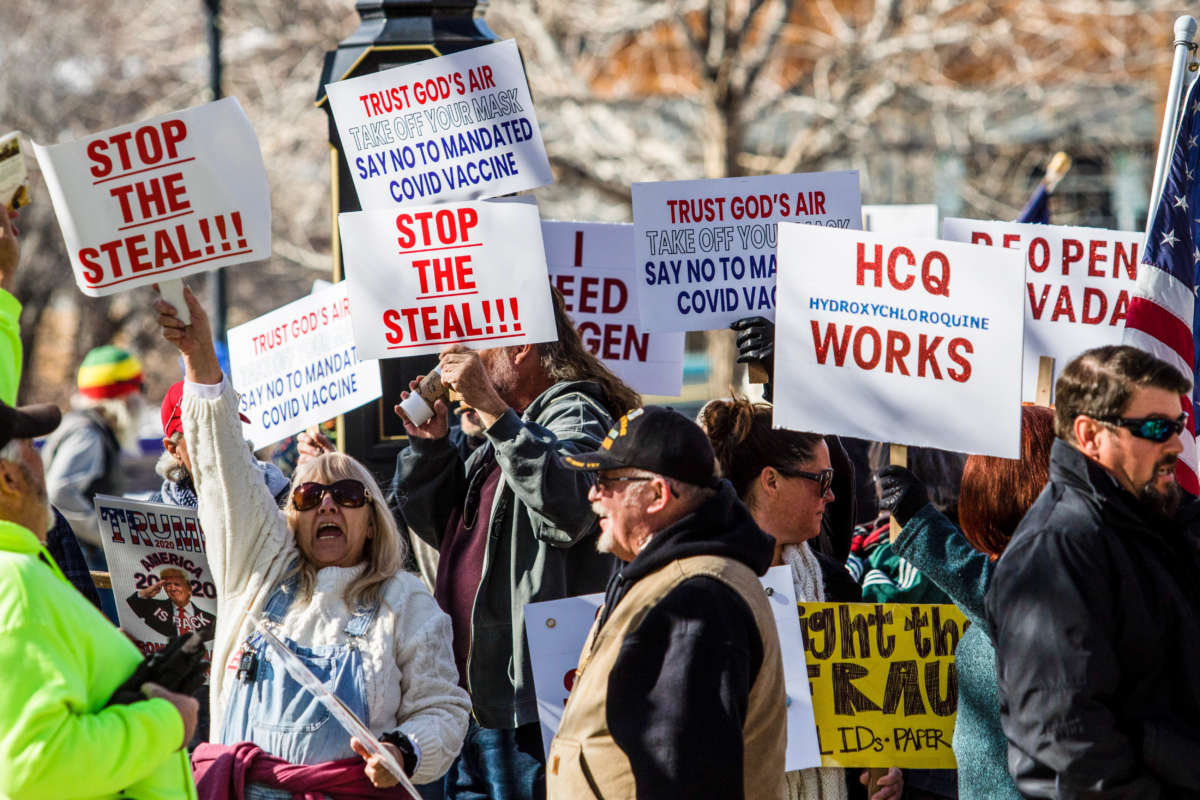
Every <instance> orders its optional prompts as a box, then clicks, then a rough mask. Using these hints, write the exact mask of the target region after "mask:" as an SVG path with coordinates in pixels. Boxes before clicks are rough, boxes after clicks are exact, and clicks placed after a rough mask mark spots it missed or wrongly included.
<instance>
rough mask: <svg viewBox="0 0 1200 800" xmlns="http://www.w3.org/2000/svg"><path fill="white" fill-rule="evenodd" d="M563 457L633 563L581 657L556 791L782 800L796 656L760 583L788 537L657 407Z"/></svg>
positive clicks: (705, 448)
mask: <svg viewBox="0 0 1200 800" xmlns="http://www.w3.org/2000/svg"><path fill="white" fill-rule="evenodd" d="M564 461H565V462H566V464H567V465H568V466H569V467H571V468H572V469H576V470H582V471H588V472H594V473H596V483H595V485H594V486H593V488H592V490H591V492H590V493H589V495H588V499H590V500H591V501H592V509H593V510H594V511H595V512H596V514H597V516H599V517H600V531H601V533H600V540H599V542H598V544H597V546H598V547H599V548H600V550H601V551H603V552H611V553H612V554H613V555H615V556H617V557H618V558H619V559H621V560H622V561H624V562H625V565H624V567H623V568H622V569H621V571H620V572H618V573H617V574H616V575H615V576H613V579H612V580H611V581H610V582H609V585H608V590H607V592H606V595H605V599H604V606H603V607H602V608H601V609H600V612H599V614H597V617H596V622H595V624H594V625H593V626H592V631H591V634H590V635H589V637H588V640H587V643H586V644H585V645H584V650H583V653H582V654H581V655H580V658H579V667H578V669H577V670H576V676H575V684H574V687H573V688H572V690H571V695H570V697H569V698H568V700H567V706H566V708H565V709H564V711H563V717H562V724H561V725H560V726H559V729H558V734H557V735H556V736H555V738H554V741H553V743H552V744H551V746H550V757H549V761H548V763H547V769H546V771H547V787H546V788H547V794H548V796H551V797H576V796H579V797H582V796H587V795H588V793H589V792H596V793H598V794H599V795H601V796H603V797H634V796H636V797H692V796H696V797H699V796H703V797H731V798H732V797H738V798H740V797H764V798H767V797H769V798H780V797H783V794H784V777H783V775H784V746H785V743H786V732H785V724H786V723H785V706H786V699H785V695H784V683H783V662H782V660H781V658H780V651H779V639H778V635H777V633H776V629H775V623H774V620H773V618H772V615H771V610H770V607H769V605H768V603H767V597H766V594H765V593H764V591H763V588H762V585H761V584H760V583H759V581H758V576H759V575H762V574H763V573H765V572H766V570H767V568H768V567H769V566H770V564H771V558H772V556H773V553H774V546H775V540H774V539H772V538H771V537H770V536H768V535H767V534H765V533H763V531H762V530H761V529H760V528H759V527H758V526H757V525H756V524H755V523H754V520H753V519H752V518H751V516H750V512H749V511H747V510H746V507H745V506H743V505H742V503H741V502H740V501H739V500H738V499H737V495H736V493H735V492H734V489H733V487H732V486H731V485H730V484H729V483H728V482H722V481H719V480H718V479H717V475H716V459H715V457H714V455H713V450H712V445H711V444H710V443H709V440H708V437H707V436H706V435H705V433H704V432H703V431H702V430H700V428H699V427H698V426H697V425H696V424H695V423H693V422H692V421H691V420H689V419H687V418H686V417H684V416H683V415H681V414H679V413H677V412H675V411H673V410H671V409H667V408H660V407H656V406H647V407H645V408H643V409H639V410H635V411H630V412H629V413H628V414H626V415H625V416H623V417H621V418H620V419H619V420H617V422H616V424H615V425H614V426H613V428H612V430H610V431H609V432H608V436H606V437H605V439H604V441H603V442H602V443H601V447H600V449H599V450H595V451H592V452H589V453H581V454H578V455H573V456H564ZM585 751H586V764H585V757H584V752H585ZM597 784H599V785H598V786H597Z"/></svg>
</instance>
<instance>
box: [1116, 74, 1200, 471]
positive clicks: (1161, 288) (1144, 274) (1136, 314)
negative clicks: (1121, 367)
mask: <svg viewBox="0 0 1200 800" xmlns="http://www.w3.org/2000/svg"><path fill="white" fill-rule="evenodd" d="M1183 109H1184V110H1183V118H1182V119H1181V120H1180V122H1179V133H1178V135H1177V136H1176V139H1175V150H1174V152H1173V153H1172V154H1171V169H1170V172H1169V173H1168V174H1167V180H1166V183H1165V185H1164V187H1163V193H1162V197H1161V198H1160V199H1159V201H1158V208H1157V209H1155V212H1154V224H1153V225H1152V226H1151V227H1150V232H1149V233H1148V234H1147V236H1146V246H1145V248H1144V250H1143V253H1142V263H1141V266H1140V267H1139V268H1138V277H1137V286H1136V288H1135V289H1134V294H1133V297H1132V298H1131V299H1130V301H1129V315H1128V316H1127V317H1126V319H1125V343H1126V344H1131V345H1133V346H1134V347H1140V348H1141V349H1143V350H1147V351H1149V352H1150V353H1153V354H1154V355H1156V356H1158V357H1159V358H1161V359H1163V360H1164V361H1166V362H1168V363H1170V364H1174V365H1175V366H1176V367H1178V368H1179V370H1180V371H1181V372H1182V373H1183V374H1184V375H1187V376H1189V377H1190V378H1191V379H1192V397H1191V398H1185V399H1184V401H1183V409H1184V411H1186V412H1187V414H1188V425H1187V433H1186V434H1184V435H1182V436H1181V438H1182V440H1183V453H1181V454H1180V457H1179V466H1178V468H1177V470H1176V477H1177V479H1178V481H1179V485H1180V486H1181V487H1183V488H1184V489H1186V490H1187V491H1189V492H1191V493H1192V494H1200V481H1198V480H1197V477H1196V476H1197V466H1196V413H1197V410H1198V408H1197V405H1196V403H1197V401H1198V400H1200V392H1198V391H1197V383H1200V375H1198V373H1197V363H1196V353H1197V352H1198V351H1200V348H1198V347H1197V341H1196V335H1197V333H1198V331H1197V329H1196V326H1195V325H1193V321H1194V320H1195V319H1196V284H1197V273H1198V270H1200V180H1197V176H1198V175H1200V81H1197V82H1195V83H1193V84H1192V86H1191V88H1190V89H1188V92H1187V96H1186V97H1185V98H1184V105H1183Z"/></svg>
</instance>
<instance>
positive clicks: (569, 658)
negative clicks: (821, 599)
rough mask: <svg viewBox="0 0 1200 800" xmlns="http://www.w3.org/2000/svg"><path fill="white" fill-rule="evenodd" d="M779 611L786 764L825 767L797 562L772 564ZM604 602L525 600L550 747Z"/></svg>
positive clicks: (765, 580)
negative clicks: (799, 607)
mask: <svg viewBox="0 0 1200 800" xmlns="http://www.w3.org/2000/svg"><path fill="white" fill-rule="evenodd" d="M761 580H762V584H763V586H764V587H766V588H767V595H768V599H769V600H770V603H771V613H773V614H774V615H775V626H776V628H777V629H778V631H779V644H780V651H781V654H782V656H783V673H784V675H783V677H784V687H785V690H786V692H787V704H788V705H787V755H786V759H785V764H786V768H787V769H788V770H789V771H791V770H796V769H807V768H809V767H819V766H820V765H821V753H820V747H819V746H818V743H817V723H816V720H815V718H814V717H813V710H812V696H811V695H810V694H809V688H808V667H807V665H806V662H805V657H804V640H803V638H802V636H801V633H800V617H799V612H798V611H797V608H796V593H795V590H794V588H793V585H792V575H791V567H786V566H783V567H772V568H771V569H769V570H767V574H766V575H764V576H763V577H762V578H761ZM603 604H604V595H603V594H589V595H581V596H579V597H567V598H563V599H562V600H547V601H545V602H541V603H527V604H526V605H525V631H526V633H527V634H528V636H529V653H530V657H531V658H532V663H533V689H534V693H535V694H536V695H537V698H538V719H539V720H540V721H541V725H542V744H543V746H544V747H545V748H546V750H545V752H547V753H549V752H550V740H552V739H553V738H554V734H555V733H556V732H557V731H558V726H559V724H560V723H561V722H562V714H563V709H564V708H565V707H566V704H567V695H568V694H570V692H571V688H572V687H573V686H574V684H575V668H576V666H577V665H578V664H579V655H580V652H581V651H582V650H583V645H584V642H585V640H586V639H587V635H588V631H590V630H591V627H592V623H593V622H594V621H595V618H596V613H597V612H598V611H599V609H600V606H601V605H603Z"/></svg>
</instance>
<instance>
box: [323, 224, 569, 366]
mask: <svg viewBox="0 0 1200 800" xmlns="http://www.w3.org/2000/svg"><path fill="white" fill-rule="evenodd" d="M338 225H339V226H340V230H341V241H342V253H343V256H344V259H345V264H346V283H347V285H348V287H349V293H350V305H351V307H352V308H353V309H354V315H353V317H352V321H353V325H354V343H355V345H356V346H357V348H358V353H357V357H358V358H360V359H371V358H398V357H402V356H418V355H427V354H433V353H438V352H440V351H441V349H442V348H443V347H446V346H447V345H451V344H463V345H466V346H468V347H472V348H488V347H504V346H507V345H517V344H534V343H536V342H552V341H554V340H555V339H557V338H558V332H557V329H556V328H555V325H554V307H553V305H552V301H551V298H550V281H549V277H548V275H547V272H546V255H545V251H544V249H543V247H542V225H541V219H540V218H539V217H538V209H537V206H536V205H532V204H529V203H509V202H493V203H487V202H481V203H452V204H447V205H440V206H413V207H406V208H404V209H400V210H396V209H384V210H378V211H355V212H349V213H345V214H340V215H338Z"/></svg>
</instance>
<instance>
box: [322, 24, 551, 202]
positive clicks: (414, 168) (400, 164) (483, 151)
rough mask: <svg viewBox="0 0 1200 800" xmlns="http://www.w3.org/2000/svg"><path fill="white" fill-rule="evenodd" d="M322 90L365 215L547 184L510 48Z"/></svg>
mask: <svg viewBox="0 0 1200 800" xmlns="http://www.w3.org/2000/svg"><path fill="white" fill-rule="evenodd" d="M325 91H326V92H327V93H328V96H329V105H330V108H331V109H332V110H333V118H334V121H335V123H336V124H337V129H338V135H339V136H340V137H341V141H342V150H343V152H344V153H345V156H346V163H347V164H348V165H349V166H350V174H351V176H352V177H353V179H354V188H355V190H356V191H357V192H358V201H359V204H360V205H361V206H362V207H363V208H364V209H365V210H368V211H369V210H372V209H377V208H393V207H395V206H397V205H405V204H412V203H419V204H428V203H434V202H446V201H452V200H478V199H482V198H487V197H498V196H500V195H502V194H509V193H512V192H519V191H521V190H523V189H532V188H534V187H536V186H544V185H546V184H548V183H553V182H554V176H553V174H552V173H551V172H550V161H549V159H547V157H546V148H545V145H543V144H542V133H541V130H540V129H539V128H538V122H537V115H536V114H535V113H534V110H533V100H532V98H531V97H530V95H529V84H528V83H527V82H526V80H525V70H524V68H523V67H522V66H521V54H520V53H519V52H518V51H517V45H516V42H514V41H513V40H511V39H508V40H506V41H503V42H496V43H495V44H488V45H484V46H482V47H473V48H471V49H469V50H460V51H459V52H457V53H453V54H451V55H447V56H442V57H440V58H430V59H426V60H424V61H418V62H416V63H413V64H406V65H404V66H402V67H395V68H393V69H388V70H384V71H382V72H374V73H371V74H369V75H362V76H360V77H357V78H350V79H349V80H344V81H339V82H337V83H330V84H328V85H326V87H325Z"/></svg>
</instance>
